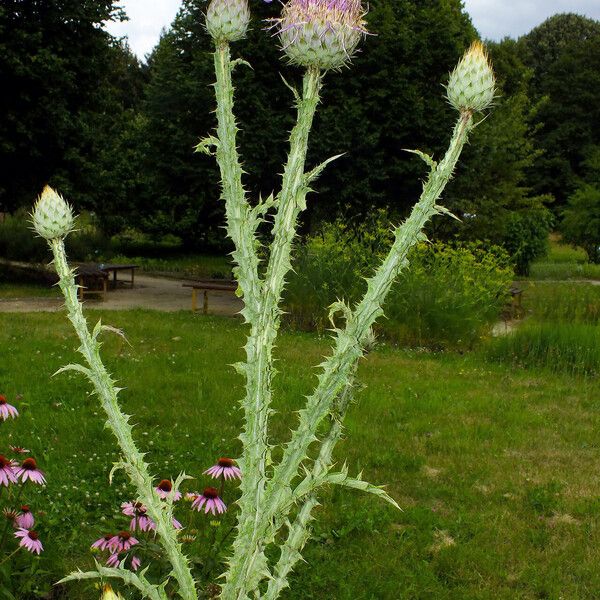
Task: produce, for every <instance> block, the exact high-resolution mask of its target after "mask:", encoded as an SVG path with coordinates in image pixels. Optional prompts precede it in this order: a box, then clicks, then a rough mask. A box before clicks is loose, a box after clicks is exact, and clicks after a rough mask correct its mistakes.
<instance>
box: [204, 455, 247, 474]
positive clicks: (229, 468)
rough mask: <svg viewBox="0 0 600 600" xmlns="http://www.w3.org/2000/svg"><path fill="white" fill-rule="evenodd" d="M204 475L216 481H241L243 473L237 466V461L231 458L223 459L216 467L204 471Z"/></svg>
mask: <svg viewBox="0 0 600 600" xmlns="http://www.w3.org/2000/svg"><path fill="white" fill-rule="evenodd" d="M204 475H210V476H211V477H213V478H214V479H219V477H223V478H224V479H241V478H242V472H241V471H240V469H239V468H238V467H236V466H235V461H234V460H233V459H231V458H226V457H224V456H223V457H221V458H220V459H219V460H218V461H217V464H216V465H213V466H212V467H211V468H210V469H206V471H204Z"/></svg>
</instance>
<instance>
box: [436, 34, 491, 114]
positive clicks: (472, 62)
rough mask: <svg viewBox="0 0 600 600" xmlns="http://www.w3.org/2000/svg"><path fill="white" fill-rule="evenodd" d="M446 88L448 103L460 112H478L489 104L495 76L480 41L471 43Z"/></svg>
mask: <svg viewBox="0 0 600 600" xmlns="http://www.w3.org/2000/svg"><path fill="white" fill-rule="evenodd" d="M446 90H447V92H448V100H449V101H450V104H452V106H454V108H456V110H458V111H460V112H479V111H482V110H485V109H486V108H488V107H489V106H490V105H491V103H492V101H493V100H494V95H495V93H496V78H495V76H494V71H493V70H492V65H491V63H490V59H489V57H488V54H487V52H486V50H485V48H484V46H483V44H482V43H481V42H479V41H477V42H473V44H471V47H470V48H469V49H468V50H467V52H466V53H465V55H464V56H463V57H462V58H461V60H460V62H459V63H458V65H456V68H455V69H454V71H452V73H451V74H450V80H449V81H448V86H447V88H446Z"/></svg>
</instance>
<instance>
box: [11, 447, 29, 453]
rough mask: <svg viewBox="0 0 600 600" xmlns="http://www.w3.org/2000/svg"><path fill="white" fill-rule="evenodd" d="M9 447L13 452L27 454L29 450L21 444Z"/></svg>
mask: <svg viewBox="0 0 600 600" xmlns="http://www.w3.org/2000/svg"><path fill="white" fill-rule="evenodd" d="M9 448H10V449H11V452H14V453H15V454H29V453H30V452H31V450H28V449H27V448H23V447H21V446H9Z"/></svg>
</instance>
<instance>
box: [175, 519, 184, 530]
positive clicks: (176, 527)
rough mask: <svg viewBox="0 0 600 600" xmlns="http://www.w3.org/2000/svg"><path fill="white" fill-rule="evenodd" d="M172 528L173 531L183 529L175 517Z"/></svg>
mask: <svg viewBox="0 0 600 600" xmlns="http://www.w3.org/2000/svg"><path fill="white" fill-rule="evenodd" d="M173 527H174V528H175V529H183V525H182V524H181V523H180V522H179V521H178V520H177V519H176V518H175V517H173Z"/></svg>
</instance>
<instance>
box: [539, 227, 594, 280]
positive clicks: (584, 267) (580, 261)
mask: <svg viewBox="0 0 600 600" xmlns="http://www.w3.org/2000/svg"><path fill="white" fill-rule="evenodd" d="M530 278H531V279H534V280H536V279H540V280H544V279H550V280H555V281H560V280H565V279H596V280H600V265H595V264H591V263H589V262H587V257H586V254H585V252H584V251H583V250H582V249H581V248H573V247H572V246H569V245H567V244H562V243H561V242H560V239H559V238H558V237H557V236H551V237H550V249H549V252H548V256H546V257H545V258H543V259H540V260H538V261H536V262H534V263H533V264H532V265H531V273H530Z"/></svg>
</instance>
